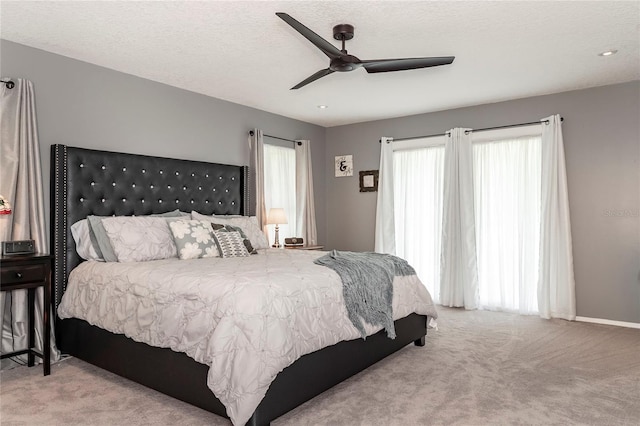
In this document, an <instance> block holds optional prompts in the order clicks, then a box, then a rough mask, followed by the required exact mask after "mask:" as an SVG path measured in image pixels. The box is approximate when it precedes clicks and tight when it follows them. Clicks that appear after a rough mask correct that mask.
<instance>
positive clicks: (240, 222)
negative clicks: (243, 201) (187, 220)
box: [191, 211, 269, 249]
mask: <svg viewBox="0 0 640 426" xmlns="http://www.w3.org/2000/svg"><path fill="white" fill-rule="evenodd" d="M191 218H192V219H198V220H206V221H208V222H212V223H220V224H222V225H232V226H238V227H240V228H242V231H243V232H244V234H245V235H246V236H247V238H249V240H251V245H252V246H253V247H255V248H257V249H267V248H269V241H268V240H267V236H266V235H265V233H264V232H262V229H261V228H260V225H258V219H257V218H256V217H255V216H242V217H231V218H226V217H224V216H215V215H214V216H205V215H202V214H200V213H198V212H196V211H192V212H191Z"/></svg>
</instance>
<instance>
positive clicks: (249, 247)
mask: <svg viewBox="0 0 640 426" xmlns="http://www.w3.org/2000/svg"><path fill="white" fill-rule="evenodd" d="M211 227H212V228H213V230H214V231H222V232H238V233H239V234H240V236H241V237H242V242H243V243H244V247H245V248H246V249H247V251H248V252H249V254H258V250H256V249H254V248H253V245H251V240H250V239H249V238H247V235H246V234H245V233H244V231H243V230H242V228H240V227H239V226H233V225H221V224H219V223H212V224H211Z"/></svg>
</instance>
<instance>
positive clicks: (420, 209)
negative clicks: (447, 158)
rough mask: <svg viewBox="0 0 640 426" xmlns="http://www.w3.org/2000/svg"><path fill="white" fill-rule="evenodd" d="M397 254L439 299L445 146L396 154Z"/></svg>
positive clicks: (394, 160)
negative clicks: (412, 268)
mask: <svg viewBox="0 0 640 426" xmlns="http://www.w3.org/2000/svg"><path fill="white" fill-rule="evenodd" d="M393 170H394V201H395V231H396V232H395V237H396V238H395V241H396V254H397V255H398V256H400V257H401V258H403V259H405V260H407V261H408V262H409V264H411V266H413V267H414V268H415V270H416V273H417V274H418V277H420V280H421V281H422V283H424V285H425V286H426V287H427V290H429V293H431V296H432V297H433V300H434V301H435V302H436V303H439V302H440V257H441V256H440V251H441V246H440V244H441V241H442V238H441V237H442V191H443V174H444V146H443V145H440V146H431V147H427V148H420V149H410V150H399V151H394V153H393Z"/></svg>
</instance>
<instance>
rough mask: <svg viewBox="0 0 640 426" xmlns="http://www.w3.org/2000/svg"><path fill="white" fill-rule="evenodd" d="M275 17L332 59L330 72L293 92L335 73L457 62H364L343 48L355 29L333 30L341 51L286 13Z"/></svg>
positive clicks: (317, 75) (448, 59) (445, 58)
mask: <svg viewBox="0 0 640 426" xmlns="http://www.w3.org/2000/svg"><path fill="white" fill-rule="evenodd" d="M276 15H278V16H279V17H280V18H281V19H282V20H283V21H284V22H286V23H287V24H289V25H291V26H292V27H293V29H295V30H296V31H298V32H299V33H300V34H302V35H303V36H304V37H305V38H306V39H307V40H309V41H310V42H311V43H313V44H314V45H315V46H316V47H317V48H318V49H320V50H322V53H324V54H325V55H327V56H328V57H329V59H330V62H329V68H326V69H323V70H320V71H318V72H317V73H315V74H313V75H312V76H310V77H308V78H306V79H305V80H302V81H301V82H300V83H298V84H296V85H295V86H293V87H292V88H291V90H295V89H299V88H301V87H303V86H306V85H307V84H309V83H312V82H314V81H316V80H317V79H319V78H322V77H324V76H325V75H329V74H331V73H333V72H335V71H338V72H346V71H353V70H355V69H357V68H360V67H363V68H364V69H365V70H367V72H368V73H376V72H389V71H404V70H414V69H418V68H427V67H437V66H439V65H449V64H450V63H452V62H453V60H454V59H455V56H443V57H432V58H401V59H373V60H368V61H363V60H360V59H358V58H356V57H355V56H353V55H349V54H348V53H347V50H346V49H345V48H344V42H345V41H346V40H351V39H352V38H353V31H354V29H353V25H349V24H340V25H336V26H335V27H333V38H334V39H336V40H340V41H342V50H339V49H338V48H337V47H335V46H334V45H333V44H331V43H329V42H328V41H326V40H325V39H323V38H322V37H320V36H319V35H318V34H316V33H314V32H313V31H311V30H310V29H309V28H307V27H305V26H304V25H303V24H301V23H300V22H298V21H296V20H295V19H293V18H292V17H291V16H289V15H287V14H286V13H282V12H278V13H276Z"/></svg>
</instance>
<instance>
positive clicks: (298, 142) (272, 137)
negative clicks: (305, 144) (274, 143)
mask: <svg viewBox="0 0 640 426" xmlns="http://www.w3.org/2000/svg"><path fill="white" fill-rule="evenodd" d="M253 135H254V132H253V130H249V136H253ZM262 136H266V137H268V138H271V139H280V140H281V141H287V142H293V143H296V144H298V145H302V142H300V141H294V140H293V139H285V138H281V137H278V136H271V135H265V134H264V133H263V134H262Z"/></svg>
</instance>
